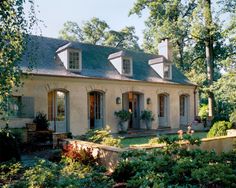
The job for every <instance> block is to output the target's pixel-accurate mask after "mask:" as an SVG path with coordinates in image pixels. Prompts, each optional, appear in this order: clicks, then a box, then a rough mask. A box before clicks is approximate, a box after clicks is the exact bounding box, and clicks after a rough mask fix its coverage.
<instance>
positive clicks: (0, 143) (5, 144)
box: [0, 128, 20, 162]
mask: <svg viewBox="0 0 236 188" xmlns="http://www.w3.org/2000/svg"><path fill="white" fill-rule="evenodd" d="M11 159H16V160H20V151H19V147H18V143H17V141H16V138H15V137H14V135H13V134H12V132H11V131H10V130H9V129H6V128H4V129H0V162H4V161H9V160H11Z"/></svg>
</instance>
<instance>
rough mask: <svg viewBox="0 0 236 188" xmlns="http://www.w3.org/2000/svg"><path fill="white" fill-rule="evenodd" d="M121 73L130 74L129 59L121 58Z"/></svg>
mask: <svg viewBox="0 0 236 188" xmlns="http://www.w3.org/2000/svg"><path fill="white" fill-rule="evenodd" d="M122 73H123V74H126V75H131V60H130V59H123V64H122Z"/></svg>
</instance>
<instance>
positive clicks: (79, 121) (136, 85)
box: [15, 75, 195, 135]
mask: <svg viewBox="0 0 236 188" xmlns="http://www.w3.org/2000/svg"><path fill="white" fill-rule="evenodd" d="M55 89H63V90H66V91H68V98H69V100H68V109H69V111H68V114H69V120H68V123H69V131H70V132H72V133H73V135H79V134H83V133H84V132H85V131H86V130H87V129H88V128H89V125H88V92H90V91H93V90H98V91H102V92H104V94H105V95H104V96H105V111H104V112H105V122H104V123H105V125H109V126H110V127H111V129H112V132H117V119H116V118H115V116H114V111H117V110H120V109H122V103H121V104H116V98H117V97H120V98H122V94H123V93H126V92H129V91H133V92H140V93H143V97H144V100H143V101H141V103H142V104H140V106H143V107H144V109H149V110H151V111H152V112H153V113H154V114H155V121H153V123H152V128H154V129H156V128H158V114H157V109H158V108H157V104H158V94H160V93H168V94H169V103H170V109H169V126H170V127H171V128H178V127H179V96H180V95H181V94H187V95H189V99H190V100H189V107H190V108H189V116H188V121H189V122H191V121H193V119H194V89H195V87H194V86H187V85H185V86H184V85H173V84H158V83H147V82H131V81H114V80H101V79H81V78H66V77H50V76H35V75H34V76H29V77H28V78H27V79H25V80H24V86H23V87H22V88H21V89H19V91H18V93H15V95H18V96H32V97H34V99H35V106H34V107H35V109H34V111H35V113H36V112H39V111H41V112H45V113H48V104H47V103H48V92H49V91H52V90H55ZM147 98H151V104H149V105H148V104H147V103H146V100H147ZM141 110H143V109H141ZM141 127H144V125H142V126H141Z"/></svg>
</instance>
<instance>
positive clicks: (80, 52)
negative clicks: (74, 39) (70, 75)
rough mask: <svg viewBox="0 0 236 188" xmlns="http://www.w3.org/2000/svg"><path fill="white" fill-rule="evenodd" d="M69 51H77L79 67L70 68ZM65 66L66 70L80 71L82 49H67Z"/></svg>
mask: <svg viewBox="0 0 236 188" xmlns="http://www.w3.org/2000/svg"><path fill="white" fill-rule="evenodd" d="M70 52H79V69H70V68H69V67H70ZM67 67H68V70H70V71H74V72H80V71H81V70H82V51H81V50H75V49H67Z"/></svg>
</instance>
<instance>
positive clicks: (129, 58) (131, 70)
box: [121, 57, 133, 76]
mask: <svg viewBox="0 0 236 188" xmlns="http://www.w3.org/2000/svg"><path fill="white" fill-rule="evenodd" d="M123 60H129V61H130V73H129V74H125V73H124V72H123ZM121 71H122V74H123V75H125V76H133V60H132V58H131V57H122V58H121Z"/></svg>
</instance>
